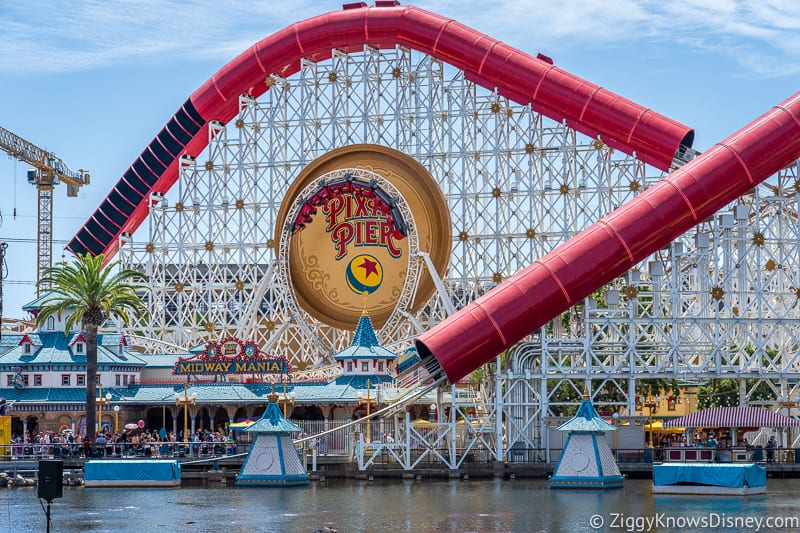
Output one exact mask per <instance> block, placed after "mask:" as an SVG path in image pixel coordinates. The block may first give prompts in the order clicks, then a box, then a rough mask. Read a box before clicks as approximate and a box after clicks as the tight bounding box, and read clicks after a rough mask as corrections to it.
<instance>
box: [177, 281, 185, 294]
mask: <svg viewBox="0 0 800 533" xmlns="http://www.w3.org/2000/svg"><path fill="white" fill-rule="evenodd" d="M185 288H186V286H185V285H184V284H183V283H181V282H180V281H179V282H178V283H176V284H175V292H183V289H185Z"/></svg>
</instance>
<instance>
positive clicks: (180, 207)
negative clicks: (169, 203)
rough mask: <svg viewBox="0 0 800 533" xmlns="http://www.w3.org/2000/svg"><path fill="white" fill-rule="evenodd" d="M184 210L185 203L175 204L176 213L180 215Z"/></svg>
mask: <svg viewBox="0 0 800 533" xmlns="http://www.w3.org/2000/svg"><path fill="white" fill-rule="evenodd" d="M183 209H184V205H183V202H175V211H177V212H178V213H180V212H181V211H183Z"/></svg>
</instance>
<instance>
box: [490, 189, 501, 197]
mask: <svg viewBox="0 0 800 533" xmlns="http://www.w3.org/2000/svg"><path fill="white" fill-rule="evenodd" d="M502 195H503V191H501V190H500V187H495V188H494V189H492V197H493V198H500V197H501V196H502Z"/></svg>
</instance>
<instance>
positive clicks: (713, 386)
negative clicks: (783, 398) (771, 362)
mask: <svg viewBox="0 0 800 533" xmlns="http://www.w3.org/2000/svg"><path fill="white" fill-rule="evenodd" d="M753 387H755V390H753ZM745 388H746V389H747V390H749V391H751V393H750V400H753V401H756V400H774V399H775V395H774V393H773V392H772V390H771V389H770V388H769V385H767V384H766V383H765V382H763V381H762V382H759V381H758V379H756V378H748V379H747V380H745ZM738 405H739V380H738V379H734V378H714V379H709V380H708V383H706V384H705V385H703V386H702V387H700V389H699V390H698V391H697V407H698V408H699V409H707V408H709V407H727V406H738Z"/></svg>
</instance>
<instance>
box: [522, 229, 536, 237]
mask: <svg viewBox="0 0 800 533" xmlns="http://www.w3.org/2000/svg"><path fill="white" fill-rule="evenodd" d="M525 236H526V237H527V238H529V239H535V238H536V230H535V229H533V228H528V229H527V230H526V231H525Z"/></svg>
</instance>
